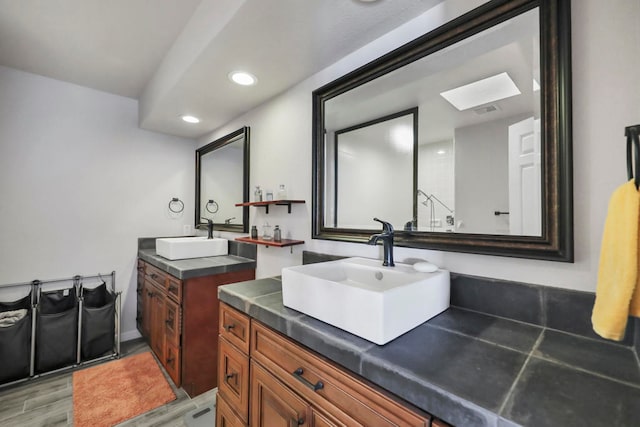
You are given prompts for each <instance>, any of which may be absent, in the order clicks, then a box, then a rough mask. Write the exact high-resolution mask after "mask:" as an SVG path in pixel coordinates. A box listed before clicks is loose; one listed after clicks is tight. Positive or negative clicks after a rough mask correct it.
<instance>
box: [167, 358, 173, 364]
mask: <svg viewBox="0 0 640 427" xmlns="http://www.w3.org/2000/svg"><path fill="white" fill-rule="evenodd" d="M172 363H173V357H169V358H167V364H168V365H170V364H172Z"/></svg>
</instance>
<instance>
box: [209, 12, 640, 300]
mask: <svg viewBox="0 0 640 427" xmlns="http://www.w3.org/2000/svg"><path fill="white" fill-rule="evenodd" d="M447 7H448V6H447ZM444 12H446V11H443V13H444ZM445 14H446V13H445ZM639 15H640V2H637V1H631V0H624V1H623V0H621V1H615V2H602V1H599V0H583V1H580V2H574V4H573V11H572V46H573V56H572V62H573V133H574V137H573V143H574V152H573V158H574V181H575V182H574V209H575V215H574V218H575V219H574V225H575V248H576V257H575V258H576V260H575V263H573V264H567V263H557V262H548V261H537V260H525V259H515V258H507V257H492V256H485V255H473V254H460V253H451V252H439V251H427V250H415V249H406V248H396V251H395V254H396V259H398V260H402V259H403V258H408V257H424V258H428V259H430V260H431V261H433V262H435V263H437V264H439V265H441V266H443V267H445V268H448V269H450V270H451V271H455V272H459V273H466V274H473V275H478V276H487V277H496V278H503V279H509V280H519V281H524V282H529V283H537V284H542V285H550V286H556V287H563V288H572V289H580V290H587V291H593V290H594V289H595V283H596V275H597V266H598V259H599V247H600V241H601V234H602V226H603V223H604V219H605V215H606V210H607V204H608V200H609V197H610V195H611V193H612V191H613V190H614V189H615V188H616V187H617V186H618V185H620V184H621V183H623V182H624V181H625V180H626V169H625V140H624V137H623V132H624V127H625V126H628V125H632V124H637V123H638V122H640V84H638V70H640V55H637V49H638V46H640V27H639V26H638V25H637V23H636V17H637V16H639ZM429 27H430V24H429V22H428V21H426V18H425V17H424V16H423V17H418V18H416V19H415V20H414V21H412V22H410V23H409V24H407V25H405V26H403V27H400V28H399V29H397V30H395V31H393V32H391V33H389V34H387V35H386V36H384V37H382V38H381V39H379V40H378V41H376V42H374V43H372V44H370V45H368V46H366V47H364V48H363V49H361V50H359V51H357V52H355V53H353V54H351V55H349V56H347V57H346V58H344V59H343V60H341V61H339V62H338V63H336V64H334V65H332V66H330V67H328V68H327V69H325V70H324V71H322V72H320V73H318V74H316V75H314V76H312V77H310V78H309V79H307V80H305V81H303V82H302V83H300V84H298V85H297V86H295V87H293V88H291V89H290V90H289V91H287V92H286V93H283V94H282V95H281V96H279V97H277V98H276V99H274V100H272V101H270V102H268V103H266V104H264V105H262V106H260V107H259V108H257V109H255V110H253V111H251V112H249V113H248V114H245V115H244V116H242V117H239V118H238V119H236V120H234V121H233V122H231V123H229V124H228V125H226V126H224V127H223V128H221V129H218V130H217V131H216V132H214V133H212V134H211V135H209V136H207V137H205V138H202V139H201V140H200V141H199V143H200V144H201V145H203V144H204V143H206V142H209V141H211V140H213V139H215V138H214V136H222V135H224V134H225V133H228V132H230V131H233V130H235V129H237V128H239V127H240V126H243V125H248V126H251V185H252V187H253V186H254V185H257V184H259V185H263V186H268V185H271V186H274V188H275V185H277V184H279V183H285V184H287V185H288V187H289V195H290V197H292V198H300V199H306V201H307V204H305V205H302V206H294V207H293V212H292V214H291V215H287V214H286V210H285V209H284V208H281V207H280V208H278V207H274V208H273V209H272V210H271V211H270V214H269V215H268V216H267V215H265V214H264V210H262V209H260V210H258V209H257V208H251V209H252V210H251V221H252V223H257V224H261V223H262V222H263V221H264V220H265V219H268V220H269V222H271V223H272V224H274V223H279V224H280V225H281V226H282V227H283V229H284V231H285V234H288V235H289V236H290V237H294V238H299V239H304V240H305V241H306V244H305V245H304V246H302V247H294V249H293V254H291V253H290V252H289V250H288V249H286V248H285V249H277V248H264V247H261V248H259V250H258V270H257V275H258V277H266V276H271V275H276V274H280V270H281V268H282V267H284V266H287V265H295V264H299V263H300V262H301V255H300V254H301V251H302V250H303V249H306V250H312V251H319V252H326V253H332V254H341V255H362V256H367V257H380V256H381V248H379V247H378V248H374V247H371V246H367V245H363V244H350V243H337V242H330V241H322V240H311V238H310V237H311V125H312V123H311V92H312V91H313V90H314V89H317V88H318V87H320V86H322V85H323V84H325V83H328V82H330V81H332V80H333V79H335V78H337V77H340V76H341V75H343V74H345V73H346V72H348V71H351V70H353V69H355V68H357V67H358V66H360V65H362V64H365V63H366V62H368V61H369V60H372V59H374V58H375V57H377V56H379V55H381V54H383V53H386V52H388V51H389V50H391V49H392V48H394V47H397V46H400V45H402V44H403V43H405V42H407V41H409V40H410V39H412V38H414V37H415V36H417V35H418V34H420V33H421V32H423V31H425V30H426V29H428V28H429ZM372 214H375V213H374V212H372Z"/></svg>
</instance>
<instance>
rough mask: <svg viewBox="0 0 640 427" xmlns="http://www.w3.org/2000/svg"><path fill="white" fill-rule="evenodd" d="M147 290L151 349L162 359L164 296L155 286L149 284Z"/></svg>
mask: <svg viewBox="0 0 640 427" xmlns="http://www.w3.org/2000/svg"><path fill="white" fill-rule="evenodd" d="M151 288H152V289H151V291H150V292H149V294H150V296H151V300H150V304H151V310H150V311H151V315H150V321H149V329H150V334H151V339H150V341H151V343H150V344H151V349H152V350H153V351H154V352H155V353H156V356H158V359H160V360H164V342H165V339H164V337H165V333H164V322H163V320H164V309H165V297H164V295H163V293H162V292H160V291H159V290H157V288H156V287H155V286H151Z"/></svg>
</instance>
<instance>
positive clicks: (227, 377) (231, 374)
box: [224, 372, 236, 381]
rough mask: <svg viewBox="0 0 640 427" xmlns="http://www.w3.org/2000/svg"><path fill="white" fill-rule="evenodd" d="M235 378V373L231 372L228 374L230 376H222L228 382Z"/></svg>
mask: <svg viewBox="0 0 640 427" xmlns="http://www.w3.org/2000/svg"><path fill="white" fill-rule="evenodd" d="M235 376H236V373H235V372H232V373H230V374H227V375H225V376H224V378H225V379H226V380H227V381H229V380H230V379H231V378H233V377H235Z"/></svg>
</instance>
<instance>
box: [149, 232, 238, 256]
mask: <svg viewBox="0 0 640 427" xmlns="http://www.w3.org/2000/svg"><path fill="white" fill-rule="evenodd" d="M156 253H157V254H158V255H160V256H162V257H165V258H167V259H170V260H178V259H187V258H202V257H208V256H220V255H227V254H228V253H229V241H228V240H227V239H221V238H219V237H215V238H213V239H207V238H206V237H171V238H164V239H156Z"/></svg>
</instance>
